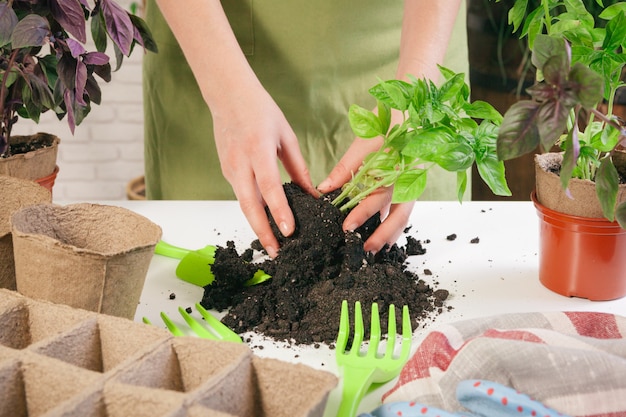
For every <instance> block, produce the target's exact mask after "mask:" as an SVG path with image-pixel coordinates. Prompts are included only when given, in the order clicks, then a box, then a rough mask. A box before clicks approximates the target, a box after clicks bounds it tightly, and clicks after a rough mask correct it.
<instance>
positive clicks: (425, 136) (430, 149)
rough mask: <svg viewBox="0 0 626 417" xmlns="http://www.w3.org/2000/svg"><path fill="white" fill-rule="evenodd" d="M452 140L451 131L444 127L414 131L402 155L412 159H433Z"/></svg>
mask: <svg viewBox="0 0 626 417" xmlns="http://www.w3.org/2000/svg"><path fill="white" fill-rule="evenodd" d="M452 142H453V139H452V132H451V131H450V129H448V128H446V127H443V126H442V127H436V128H430V129H426V130H422V131H421V132H415V134H414V135H413V137H412V138H411V141H410V142H408V143H407V144H406V146H405V147H404V149H403V150H402V155H404V156H408V157H410V158H412V159H421V160H424V161H434V160H435V158H436V157H437V155H438V154H440V153H441V152H443V151H444V150H445V149H446V148H445V147H446V146H447V145H448V144H450V143H452Z"/></svg>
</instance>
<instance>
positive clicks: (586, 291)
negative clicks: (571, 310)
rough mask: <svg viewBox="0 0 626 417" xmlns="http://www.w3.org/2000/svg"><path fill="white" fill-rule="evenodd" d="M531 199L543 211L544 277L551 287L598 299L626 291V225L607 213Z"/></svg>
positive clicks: (541, 263) (541, 250) (541, 262)
mask: <svg viewBox="0 0 626 417" xmlns="http://www.w3.org/2000/svg"><path fill="white" fill-rule="evenodd" d="M531 199H532V201H533V203H534V204H535V208H536V209H537V215H538V216H539V220H540V223H539V280H540V281H541V283H542V284H543V285H544V286H545V287H546V288H548V289H550V290H552V291H554V292H556V293H558V294H561V295H564V296H567V297H581V298H587V299H589V300H592V301H606V300H614V299H617V298H621V297H624V296H625V295H626V230H624V229H622V228H621V227H620V226H619V224H618V223H617V222H610V221H608V220H606V219H604V218H590V217H578V216H572V215H568V214H563V213H560V212H557V211H554V210H551V209H549V208H547V207H545V206H543V205H542V204H541V203H539V202H538V201H537V198H536V195H535V193H534V192H533V193H532V194H531Z"/></svg>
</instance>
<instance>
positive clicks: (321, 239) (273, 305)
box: [201, 184, 448, 345]
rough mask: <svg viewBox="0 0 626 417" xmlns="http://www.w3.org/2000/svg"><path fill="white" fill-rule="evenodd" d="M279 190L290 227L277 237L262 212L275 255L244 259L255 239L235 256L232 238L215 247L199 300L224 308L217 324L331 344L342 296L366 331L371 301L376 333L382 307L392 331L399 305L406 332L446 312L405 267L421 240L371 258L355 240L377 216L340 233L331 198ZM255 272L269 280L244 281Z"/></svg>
mask: <svg viewBox="0 0 626 417" xmlns="http://www.w3.org/2000/svg"><path fill="white" fill-rule="evenodd" d="M285 192H286V195H287V199H288V201H289V204H290V206H291V208H292V210H293V212H294V216H295V218H296V232H295V233H294V234H293V235H292V236H290V237H289V238H285V237H283V236H282V235H281V234H280V233H279V231H278V228H277V227H276V225H275V224H274V223H273V222H272V221H271V216H269V217H270V221H271V223H272V228H273V229H274V233H275V234H276V236H277V237H278V240H279V242H280V245H281V249H280V253H279V255H278V256H277V257H276V259H273V260H266V261H264V262H262V263H252V262H250V261H251V260H252V257H253V252H254V251H253V248H256V249H258V248H259V244H258V241H255V242H253V243H252V244H251V247H250V248H248V249H246V250H244V252H243V253H242V254H239V253H238V251H237V250H236V248H235V246H234V243H233V242H228V244H227V246H226V247H218V249H217V251H216V254H215V263H214V264H213V266H212V271H213V273H214V275H215V281H214V282H213V284H211V285H208V286H206V287H205V290H204V296H203V298H202V301H201V304H202V306H203V307H205V308H208V309H216V310H218V311H223V310H226V309H228V312H227V314H226V315H225V316H224V318H223V319H222V321H223V322H224V323H225V324H226V325H228V326H229V327H230V328H232V329H233V330H235V331H236V332H237V333H240V334H241V333H245V332H248V331H255V332H258V333H262V334H263V335H265V336H268V337H270V338H273V339H275V340H285V341H288V342H292V343H295V344H319V343H327V344H329V345H332V343H334V342H335V340H336V337H337V330H338V328H339V316H340V310H341V302H342V300H344V299H345V300H348V303H349V305H350V317H353V308H354V303H355V302H356V301H360V302H361V305H362V309H363V320H364V325H365V328H366V329H369V321H370V320H369V315H370V306H371V304H372V303H373V302H376V303H378V307H379V311H380V317H381V319H380V321H381V328H382V330H383V332H386V331H387V319H388V309H389V305H390V304H394V305H395V306H396V317H397V318H398V320H397V322H398V332H401V327H402V326H401V324H402V323H401V317H402V315H401V310H400V308H401V307H402V306H403V305H408V306H409V310H410V313H411V318H412V327H413V329H415V328H417V327H419V326H420V324H422V323H423V321H424V320H426V319H428V318H432V317H433V316H436V315H438V314H440V313H441V312H443V311H444V309H448V308H447V307H446V306H445V300H446V299H447V298H448V291H447V290H445V289H434V288H433V287H432V286H431V285H429V284H427V283H426V282H425V281H424V280H422V279H419V277H418V276H417V275H416V274H414V273H412V272H410V271H408V270H407V268H406V265H405V261H406V259H407V256H409V255H418V254H423V253H425V252H426V250H425V249H424V248H423V247H422V245H421V242H419V241H417V240H415V239H412V238H408V239H407V247H406V248H404V247H399V246H397V245H393V246H392V247H390V248H385V250H382V251H381V252H379V253H378V254H376V255H372V254H367V253H365V251H364V250H363V242H364V241H365V240H366V239H367V237H368V236H370V235H371V233H372V232H373V231H374V230H375V228H376V227H377V226H378V225H379V224H380V219H379V217H378V216H374V217H373V218H372V219H370V220H369V221H368V222H367V223H366V224H365V225H363V226H362V227H361V228H360V229H359V230H357V231H355V232H352V233H346V232H343V231H342V228H341V225H342V222H343V219H344V217H345V216H344V214H342V213H341V212H340V211H339V209H337V208H336V207H334V206H333V205H331V204H330V201H331V200H332V196H327V197H322V198H319V199H316V198H314V197H312V196H310V195H308V194H305V193H303V192H302V190H301V189H300V188H299V187H298V186H296V185H294V184H285ZM268 215H269V214H268ZM258 269H262V270H263V271H265V272H267V273H268V274H270V275H271V276H272V279H270V280H268V281H266V282H264V283H262V284H259V285H255V286H249V287H246V286H244V282H245V281H247V280H248V279H250V278H251V277H252V276H253V275H254V273H255V272H256V271H257V270H258ZM366 337H367V335H366Z"/></svg>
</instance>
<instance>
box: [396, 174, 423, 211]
mask: <svg viewBox="0 0 626 417" xmlns="http://www.w3.org/2000/svg"><path fill="white" fill-rule="evenodd" d="M426 172H427V171H426V170H424V169H412V170H410V171H404V172H402V173H401V174H400V175H399V176H398V178H397V179H396V182H395V185H394V187H393V195H392V197H391V202H392V203H394V204H399V203H406V202H409V201H415V200H417V199H418V198H419V197H420V196H421V195H422V194H423V193H424V190H425V189H426V180H427V176H426Z"/></svg>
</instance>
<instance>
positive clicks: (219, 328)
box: [143, 303, 243, 343]
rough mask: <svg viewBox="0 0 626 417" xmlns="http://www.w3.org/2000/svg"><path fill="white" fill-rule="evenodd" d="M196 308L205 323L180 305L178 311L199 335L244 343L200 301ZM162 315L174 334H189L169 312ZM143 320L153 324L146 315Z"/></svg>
mask: <svg viewBox="0 0 626 417" xmlns="http://www.w3.org/2000/svg"><path fill="white" fill-rule="evenodd" d="M196 310H198V312H199V313H200V315H201V316H202V317H203V318H204V320H203V321H204V323H201V322H200V321H198V320H196V319H195V318H194V317H193V316H192V315H191V314H189V313H187V311H186V310H185V309H184V308H182V307H178V312H179V313H180V315H181V316H183V319H185V322H187V324H188V325H189V328H190V329H191V330H192V331H193V332H194V333H195V334H196V335H197V336H199V337H202V338H204V339H211V340H223V341H227V342H236V343H243V341H242V340H241V337H239V335H238V334H237V333H235V332H233V331H232V330H231V329H229V328H228V326H226V325H225V324H223V323H222V322H221V321H219V320H218V319H217V318H215V317H213V315H212V314H211V313H209V312H208V311H206V309H205V308H204V307H202V306H201V305H200V303H196ZM160 315H161V319H162V320H163V322H164V323H165V326H166V327H167V329H168V330H169V331H170V333H172V334H173V335H174V336H186V335H187V332H185V331H184V330H183V329H181V328H180V327H178V326H177V325H176V324H175V323H174V322H173V321H172V320H171V319H170V318H169V316H168V315H167V314H165V313H164V312H161V314H160ZM143 322H144V323H146V324H152V323H150V320H148V319H147V318H146V317H144V318H143Z"/></svg>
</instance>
